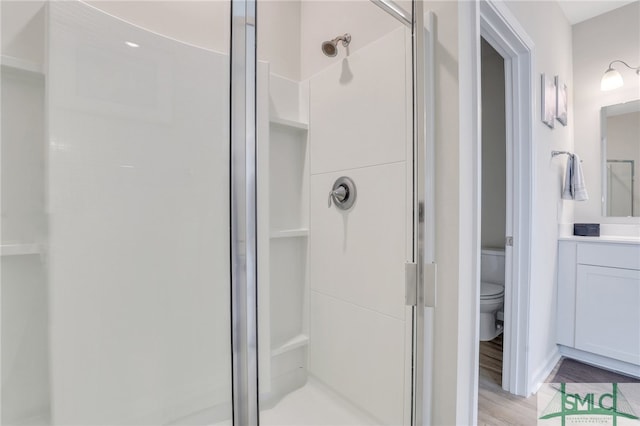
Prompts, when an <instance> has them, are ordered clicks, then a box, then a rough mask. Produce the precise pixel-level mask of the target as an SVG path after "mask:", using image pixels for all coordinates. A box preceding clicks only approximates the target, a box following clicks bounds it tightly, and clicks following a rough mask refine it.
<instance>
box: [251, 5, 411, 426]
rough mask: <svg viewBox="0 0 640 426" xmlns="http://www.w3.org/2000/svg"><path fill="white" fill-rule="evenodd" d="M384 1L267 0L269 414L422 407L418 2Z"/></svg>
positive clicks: (262, 215) (260, 164)
mask: <svg viewBox="0 0 640 426" xmlns="http://www.w3.org/2000/svg"><path fill="white" fill-rule="evenodd" d="M377 3H380V2H377ZM377 3H376V2H369V1H344V2H324V1H273V2H264V3H258V11H257V15H258V16H257V22H258V25H257V28H258V52H257V57H258V61H259V63H258V67H257V93H258V95H257V128H258V131H257V151H258V156H257V158H258V161H257V174H258V180H257V183H258V187H257V191H258V197H257V201H258V205H257V208H258V318H259V321H258V336H259V345H258V348H259V351H260V353H259V366H260V368H259V379H260V381H259V388H260V404H261V405H260V410H261V412H260V423H261V424H262V425H298V426H299V425H329V424H330V425H347V424H348V425H365V424H366V425H372V424H380V425H410V424H412V421H414V418H415V417H414V414H415V413H414V412H413V411H412V409H413V406H412V402H413V398H414V394H413V388H412V386H413V385H414V382H413V380H414V377H413V376H412V373H413V371H414V368H413V367H414V364H413V362H414V361H415V360H414V345H413V339H414V335H413V331H414V324H416V322H414V320H415V317H414V315H415V310H414V309H412V307H411V306H410V304H407V302H406V300H405V290H406V289H405V264H406V263H411V262H412V261H413V258H414V244H415V243H416V241H415V239H414V222H413V220H414V206H415V204H414V187H413V182H414V148H413V147H414V133H413V114H414V109H413V106H412V100H413V95H414V87H413V81H412V75H413V61H412V59H413V55H412V54H413V51H412V48H413V44H412V27H411V22H412V20H411V7H412V4H411V3H410V2H402V4H401V6H400V7H399V9H396V10H402V9H403V8H404V11H405V13H406V16H408V18H406V20H405V19H398V17H397V16H392V15H391V14H389V13H388V11H387V10H383V9H382V8H381V7H379V6H380V5H379V4H377ZM387 3H390V2H387ZM395 6H398V5H395ZM276 22H277V24H276ZM285 35H286V40H287V42H286V43H282V45H283V46H286V49H285V48H283V49H273V48H272V47H273V45H278V41H283V40H284V39H285ZM261 42H262V43H261ZM421 368H422V366H419V367H417V369H418V370H419V371H421Z"/></svg>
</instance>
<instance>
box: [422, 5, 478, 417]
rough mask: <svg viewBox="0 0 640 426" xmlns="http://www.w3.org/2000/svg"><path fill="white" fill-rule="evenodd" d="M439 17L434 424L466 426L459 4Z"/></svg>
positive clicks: (441, 8) (439, 8)
mask: <svg viewBox="0 0 640 426" xmlns="http://www.w3.org/2000/svg"><path fill="white" fill-rule="evenodd" d="M425 11H431V12H433V13H434V15H435V21H436V31H435V33H434V34H435V37H436V39H435V52H434V56H435V64H434V71H435V76H434V77H435V93H434V97H435V99H434V111H435V125H436V128H435V156H436V158H435V165H436V170H435V191H436V193H435V215H436V217H435V223H436V235H435V238H436V240H435V242H436V244H435V251H436V253H435V254H436V256H435V257H436V259H435V260H436V262H437V264H438V270H437V283H438V288H437V304H436V308H435V310H434V336H433V348H434V360H433V366H428V367H427V368H432V369H433V401H432V407H433V413H432V415H431V417H432V424H434V425H454V424H464V422H465V419H459V418H458V408H459V398H458V392H459V391H460V390H461V386H459V382H460V380H461V378H460V374H459V369H458V361H459V357H457V356H455V355H454V354H458V332H459V327H460V325H459V321H458V313H459V294H460V291H461V287H462V288H463V289H464V288H468V287H469V286H470V284H469V286H462V285H461V284H460V283H459V268H460V267H461V265H463V264H465V265H466V264H468V262H469V259H461V258H460V254H459V243H458V241H459V238H460V230H459V224H460V214H461V211H460V207H459V206H460V198H459V195H460V192H461V189H460V176H459V173H460V164H459V158H460V157H459V156H460V140H459V137H458V135H459V110H460V106H459V102H458V94H459V78H458V61H459V57H458V52H459V50H458V28H459V24H458V4H457V3H456V2H447V1H444V2H426V3H425Z"/></svg>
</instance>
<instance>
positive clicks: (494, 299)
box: [480, 248, 504, 341]
mask: <svg viewBox="0 0 640 426" xmlns="http://www.w3.org/2000/svg"><path fill="white" fill-rule="evenodd" d="M503 307H504V250H503V249H489V248H487V249H482V253H481V255H480V340H481V341H487V340H493V339H495V338H496V337H497V336H499V335H500V333H502V329H503V326H502V323H501V322H500V323H499V322H498V321H497V315H498V312H502V310H503Z"/></svg>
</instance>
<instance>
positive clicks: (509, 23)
mask: <svg viewBox="0 0 640 426" xmlns="http://www.w3.org/2000/svg"><path fill="white" fill-rule="evenodd" d="M458 24H459V35H460V45H459V46H460V67H459V69H460V100H461V108H460V129H461V130H460V140H461V148H465V147H466V148H467V149H461V154H460V158H461V164H462V163H464V164H467V165H469V167H468V169H469V171H468V172H467V173H465V174H464V176H462V177H461V179H462V180H464V181H465V182H468V183H469V186H470V188H471V191H470V193H471V203H470V207H471V209H470V210H471V211H470V213H469V214H470V215H471V216H472V217H467V218H466V219H467V220H468V221H469V224H471V229H470V232H471V236H470V242H471V245H472V246H471V247H470V248H471V250H470V252H469V254H470V255H471V259H473V261H472V268H471V269H472V271H473V274H472V275H473V284H472V289H473V290H472V291H471V292H470V293H471V298H470V299H467V298H465V299H464V300H463V302H462V304H463V305H466V306H462V308H463V309H462V311H461V313H460V324H461V327H462V328H463V329H464V330H463V329H461V332H462V331H463V332H464V333H465V335H467V336H472V338H473V341H472V342H470V343H465V344H464V345H463V346H464V347H462V348H461V352H460V355H459V356H460V359H459V364H461V365H469V366H470V367H471V370H469V371H465V372H464V373H463V374H464V378H463V380H464V381H466V382H467V385H468V387H467V389H469V390H468V393H466V394H464V393H461V395H463V398H464V399H465V400H466V401H460V406H459V407H460V411H459V412H458V414H459V415H460V418H461V419H468V421H469V422H470V423H471V424H476V423H477V416H478V380H479V377H478V371H479V328H478V326H479V316H480V315H479V314H480V251H481V244H480V212H481V177H482V176H481V171H482V168H481V167H482V165H481V150H480V143H481V121H480V117H481V94H480V83H481V77H480V39H481V37H482V38H484V39H485V40H486V41H487V42H489V44H490V45H491V46H492V47H493V48H494V49H495V50H496V51H497V52H498V53H499V54H500V55H501V56H502V57H503V58H504V61H505V111H506V130H507V132H506V142H507V143H506V145H507V226H506V231H507V236H512V237H513V246H512V247H505V264H506V265H511V267H510V268H509V267H508V266H507V268H508V269H507V270H506V271H505V312H504V314H505V318H504V322H505V330H504V338H505V343H504V354H503V388H504V389H505V390H507V391H508V392H510V393H514V394H516V395H521V396H529V395H530V394H531V392H532V390H533V389H532V387H531V383H529V354H528V351H527V344H528V341H529V323H530V284H531V247H532V238H533V234H532V221H533V215H532V211H533V205H534V202H535V200H534V194H535V192H534V185H535V156H534V152H533V123H534V108H535V79H534V43H533V41H532V39H531V38H530V37H529V36H528V34H527V33H526V31H525V30H524V28H523V27H522V26H521V25H520V23H519V22H518V20H517V19H516V18H515V16H514V15H513V14H512V13H511V11H510V10H509V9H508V7H507V6H506V5H505V4H504V3H500V2H497V1H495V0H480V1H479V2H462V3H460V4H459V21H458ZM469 100H471V102H469ZM462 101H465V102H466V105H469V104H470V106H465V107H463V105H465V104H464V103H462ZM464 308H466V309H464ZM467 309H468V310H467ZM465 311H466V312H465ZM467 345H471V347H469V346H467ZM465 358H467V359H466V360H465ZM469 358H470V359H469Z"/></svg>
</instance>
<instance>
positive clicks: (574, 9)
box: [558, 0, 638, 25]
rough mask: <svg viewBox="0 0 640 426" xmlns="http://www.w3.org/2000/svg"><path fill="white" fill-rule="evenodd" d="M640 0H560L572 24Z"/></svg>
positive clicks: (565, 14)
mask: <svg viewBox="0 0 640 426" xmlns="http://www.w3.org/2000/svg"><path fill="white" fill-rule="evenodd" d="M634 1H638V0H558V3H559V4H560V7H561V8H562V11H563V12H564V16H566V17H567V20H568V21H569V23H570V24H571V25H574V24H577V23H579V22H582V21H586V20H587V19H590V18H593V17H594V16H598V15H602V14H603V13H607V12H609V11H611V10H613V9H617V8H619V7H622V6H624V5H626V4H629V3H633V2H634Z"/></svg>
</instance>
